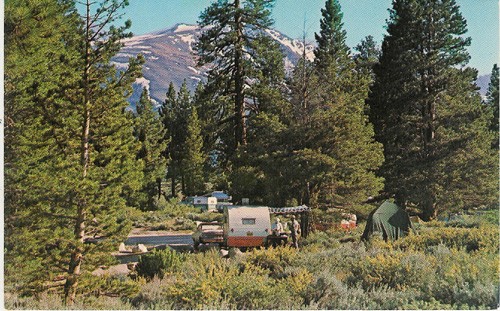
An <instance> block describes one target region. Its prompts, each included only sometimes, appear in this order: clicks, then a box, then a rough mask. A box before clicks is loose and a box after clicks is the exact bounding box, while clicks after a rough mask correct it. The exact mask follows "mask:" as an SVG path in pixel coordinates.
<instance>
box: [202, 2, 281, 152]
mask: <svg viewBox="0 0 500 311" xmlns="http://www.w3.org/2000/svg"><path fill="white" fill-rule="evenodd" d="M273 3H274V0H232V1H229V0H221V1H217V2H214V3H213V4H212V5H210V6H209V7H208V8H207V9H206V10H205V11H204V12H202V14H201V15H200V20H199V24H200V25H201V26H202V27H205V30H204V31H203V33H202V35H201V36H200V38H199V41H198V44H197V51H198V56H199V65H205V64H211V65H212V67H211V69H210V70H209V72H208V83H207V86H206V91H207V92H208V93H210V94H212V97H213V98H214V100H215V101H216V102H217V106H218V107H219V108H218V110H217V111H216V112H214V114H213V116H212V117H215V118H217V122H218V123H219V124H220V125H222V124H228V125H229V126H226V129H225V133H221V135H220V138H221V140H222V142H223V143H224V144H225V150H224V152H225V153H227V154H228V157H229V158H230V157H232V156H233V155H234V154H235V152H236V150H237V149H238V147H239V146H242V145H246V144H247V123H248V122H247V120H246V119H247V113H248V104H247V100H248V99H250V100H251V99H252V98H251V97H250V96H249V92H248V90H249V89H252V88H254V87H255V85H256V84H258V83H256V82H255V81H256V80H258V79H259V78H262V75H261V74H263V73H264V74H265V70H266V67H267V66H266V62H260V61H259V60H260V59H262V57H265V55H264V54H267V52H268V51H269V47H272V46H273V45H270V46H269V45H268V49H265V48H264V46H265V44H266V43H268V42H269V39H268V38H267V37H266V36H265V35H264V34H263V33H262V31H263V30H264V29H266V28H268V27H269V26H271V24H272V20H271V16H270V14H271V12H270V8H271V7H272V5H273ZM252 60H253V61H252ZM256 62H257V63H258V62H260V64H261V65H263V67H262V66H260V67H259V66H257V65H256Z"/></svg>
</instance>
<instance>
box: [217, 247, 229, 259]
mask: <svg viewBox="0 0 500 311" xmlns="http://www.w3.org/2000/svg"><path fill="white" fill-rule="evenodd" d="M219 253H220V256H221V257H222V258H228V257H229V251H227V250H225V249H221V250H220V251H219Z"/></svg>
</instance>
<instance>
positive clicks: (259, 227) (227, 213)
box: [224, 206, 271, 247]
mask: <svg viewBox="0 0 500 311" xmlns="http://www.w3.org/2000/svg"><path fill="white" fill-rule="evenodd" d="M224 219H225V221H224V242H225V245H226V246H228V247H257V246H263V245H265V244H266V238H267V236H268V235H270V234H271V217H270V214H269V208H268V207H265V206H264V207H262V206H259V207H249V206H234V207H231V206H225V207H224Z"/></svg>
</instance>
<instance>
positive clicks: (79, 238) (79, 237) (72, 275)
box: [64, 0, 91, 305]
mask: <svg viewBox="0 0 500 311" xmlns="http://www.w3.org/2000/svg"><path fill="white" fill-rule="evenodd" d="M90 5H91V3H90V2H89V0H87V3H86V13H87V15H86V28H85V32H86V33H85V35H86V37H85V39H86V42H85V63H84V65H85V71H84V75H83V81H84V89H83V91H84V102H83V105H84V106H83V107H84V108H83V126H82V139H81V141H82V144H81V159H80V161H81V166H82V182H83V183H85V180H86V178H87V175H88V169H89V163H90V145H89V137H90V66H91V64H90V52H91V51H90V49H91V47H90V35H91V34H90V27H91V25H90V24H91V21H90ZM86 205H87V202H86V200H85V198H81V199H80V202H79V203H78V208H77V215H76V222H75V231H74V233H75V249H74V250H73V252H72V253H71V258H70V262H69V267H68V276H67V279H66V283H65V285H64V301H65V303H66V304H67V305H73V304H74V302H75V298H76V290H77V286H78V277H79V275H80V268H81V263H82V257H83V248H82V247H83V237H84V236H85V213H86Z"/></svg>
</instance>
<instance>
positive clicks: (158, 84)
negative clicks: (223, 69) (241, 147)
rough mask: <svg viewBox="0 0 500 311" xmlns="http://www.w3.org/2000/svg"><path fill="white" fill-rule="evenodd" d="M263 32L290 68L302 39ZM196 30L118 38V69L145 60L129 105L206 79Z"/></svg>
mask: <svg viewBox="0 0 500 311" xmlns="http://www.w3.org/2000/svg"><path fill="white" fill-rule="evenodd" d="M266 33H267V34H268V35H269V36H270V37H271V38H273V39H274V40H275V41H276V42H278V43H279V45H280V47H281V50H282V52H283V54H284V62H285V67H286V70H287V72H290V71H291V70H292V69H293V68H294V66H295V64H296V63H297V61H298V60H299V59H300V58H301V56H302V54H303V50H304V43H303V42H302V41H301V40H299V39H292V38H290V37H288V36H287V35H285V34H283V33H281V32H280V31H278V30H276V29H267V30H266ZM200 34H201V28H200V27H199V26H198V25H195V24H186V23H177V24H175V25H173V26H172V27H167V28H164V29H160V30H157V31H154V32H151V33H147V34H143V35H137V36H133V37H132V38H127V39H124V40H123V41H122V42H123V43H124V47H123V48H122V49H121V50H120V52H119V53H118V54H117V55H116V56H115V57H114V58H113V60H112V62H113V63H114V64H115V65H116V66H117V67H118V68H119V69H120V68H125V67H126V66H127V63H128V59H129V58H130V57H135V56H137V55H138V54H139V53H140V54H142V55H143V56H144V58H145V60H146V62H145V64H144V67H143V77H142V78H139V79H137V80H136V82H135V83H134V86H133V87H134V92H133V94H132V96H131V97H130V98H129V102H130V103H131V104H132V106H135V103H136V102H138V101H139V97H140V94H141V92H142V88H143V87H146V88H147V89H148V90H149V92H150V96H151V99H152V100H153V102H155V104H156V105H157V106H159V105H160V103H161V102H163V101H164V100H165V97H166V92H167V90H168V86H169V84H170V82H173V84H174V86H175V87H176V89H177V90H178V89H179V87H180V86H181V84H182V83H183V81H184V80H186V83H187V86H188V89H189V90H190V91H194V90H195V89H196V86H197V84H198V83H199V82H200V81H206V78H207V74H206V71H207V67H206V66H205V67H202V68H199V67H197V65H196V55H195V53H194V52H195V51H194V43H195V42H196V39H197V37H198V36H199V35H200ZM305 48H306V57H307V58H308V59H309V60H312V59H314V53H313V50H314V46H313V45H312V44H307V43H306V47H305ZM490 76H491V75H489V74H487V75H481V76H479V77H478V79H477V80H476V83H477V85H478V86H479V87H480V93H481V95H482V96H483V97H484V95H485V94H486V92H487V89H488V83H489V79H490Z"/></svg>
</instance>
